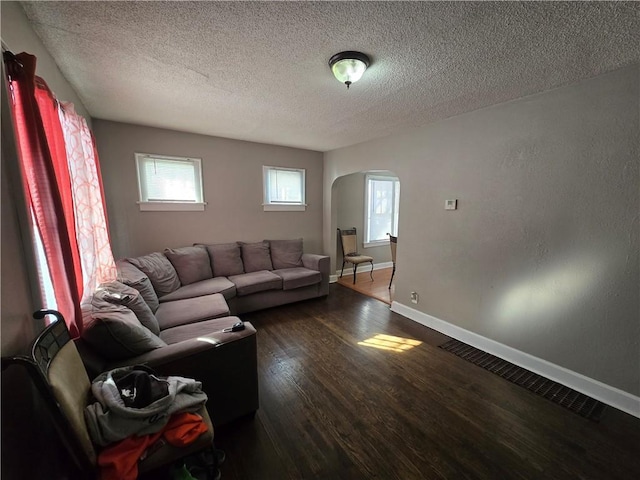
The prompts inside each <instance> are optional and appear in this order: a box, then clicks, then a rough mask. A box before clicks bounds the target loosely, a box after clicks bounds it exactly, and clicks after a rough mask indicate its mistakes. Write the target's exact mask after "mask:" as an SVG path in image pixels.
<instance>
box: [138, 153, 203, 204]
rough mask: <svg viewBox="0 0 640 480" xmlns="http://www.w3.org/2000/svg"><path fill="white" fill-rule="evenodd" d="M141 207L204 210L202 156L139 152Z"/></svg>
mask: <svg viewBox="0 0 640 480" xmlns="http://www.w3.org/2000/svg"><path fill="white" fill-rule="evenodd" d="M136 169H137V171H138V191H139V194H140V197H139V202H138V203H139V205H140V210H147V211H170V210H174V211H175V210H178V211H180V210H183V211H189V210H199V211H202V210H204V207H205V205H206V203H205V202H204V198H203V195H202V160H201V159H200V158H188V157H170V156H166V155H153V154H147V153H136Z"/></svg>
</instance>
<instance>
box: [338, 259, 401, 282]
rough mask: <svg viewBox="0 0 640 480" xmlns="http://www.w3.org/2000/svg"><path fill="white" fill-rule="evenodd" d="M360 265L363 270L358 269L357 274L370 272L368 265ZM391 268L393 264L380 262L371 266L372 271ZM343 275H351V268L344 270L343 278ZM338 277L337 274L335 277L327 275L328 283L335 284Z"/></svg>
mask: <svg viewBox="0 0 640 480" xmlns="http://www.w3.org/2000/svg"><path fill="white" fill-rule="evenodd" d="M362 265H363V266H364V268H363V267H361V268H359V269H358V272H360V273H362V272H369V271H371V267H369V264H368V263H363V264H362ZM391 267H393V262H382V263H374V264H373V269H374V270H382V269H383V268H391ZM344 275H353V268H345V269H344V273H343V276H344ZM339 277H340V275H339V274H337V273H336V274H335V275H329V283H336V282H337V281H338V278H339ZM374 278H375V277H374Z"/></svg>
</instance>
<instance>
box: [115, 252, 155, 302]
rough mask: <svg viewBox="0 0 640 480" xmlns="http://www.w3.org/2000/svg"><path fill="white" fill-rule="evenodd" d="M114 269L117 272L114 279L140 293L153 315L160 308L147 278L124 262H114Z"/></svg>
mask: <svg viewBox="0 0 640 480" xmlns="http://www.w3.org/2000/svg"><path fill="white" fill-rule="evenodd" d="M116 269H117V271H118V275H117V277H116V279H117V280H118V281H119V282H121V283H124V284H125V285H129V286H130V287H133V288H135V289H136V290H137V291H138V292H140V295H142V298H144V301H145V302H147V305H149V308H150V309H151V311H152V312H153V313H155V312H156V310H158V307H159V306H160V302H159V301H158V295H156V291H155V290H154V289H153V285H151V280H149V277H147V276H146V275H145V274H144V273H143V272H142V271H141V270H139V269H138V268H136V267H134V266H133V265H132V264H131V263H129V262H127V261H126V260H118V261H117V262H116Z"/></svg>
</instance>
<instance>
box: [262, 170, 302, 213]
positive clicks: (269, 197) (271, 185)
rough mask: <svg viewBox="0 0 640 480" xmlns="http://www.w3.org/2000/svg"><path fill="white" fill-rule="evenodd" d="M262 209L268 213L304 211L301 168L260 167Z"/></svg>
mask: <svg viewBox="0 0 640 480" xmlns="http://www.w3.org/2000/svg"><path fill="white" fill-rule="evenodd" d="M262 178H263V184H264V187H263V190H264V200H263V204H262V206H263V208H264V211H265V212H269V211H304V210H306V207H307V204H306V199H305V170H304V169H303V168H285V167H267V166H263V167H262Z"/></svg>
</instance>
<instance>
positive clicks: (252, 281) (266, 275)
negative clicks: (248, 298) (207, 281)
mask: <svg viewBox="0 0 640 480" xmlns="http://www.w3.org/2000/svg"><path fill="white" fill-rule="evenodd" d="M229 280H231V281H232V282H233V283H234V284H235V286H236V292H237V293H238V296H239V297H241V296H243V295H251V294H252V293H256V292H263V291H265V290H279V289H281V288H282V278H281V277H279V276H278V275H276V274H275V273H272V272H269V271H267V270H259V271H257V272H250V273H243V274H242V275H233V276H231V277H229Z"/></svg>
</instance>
